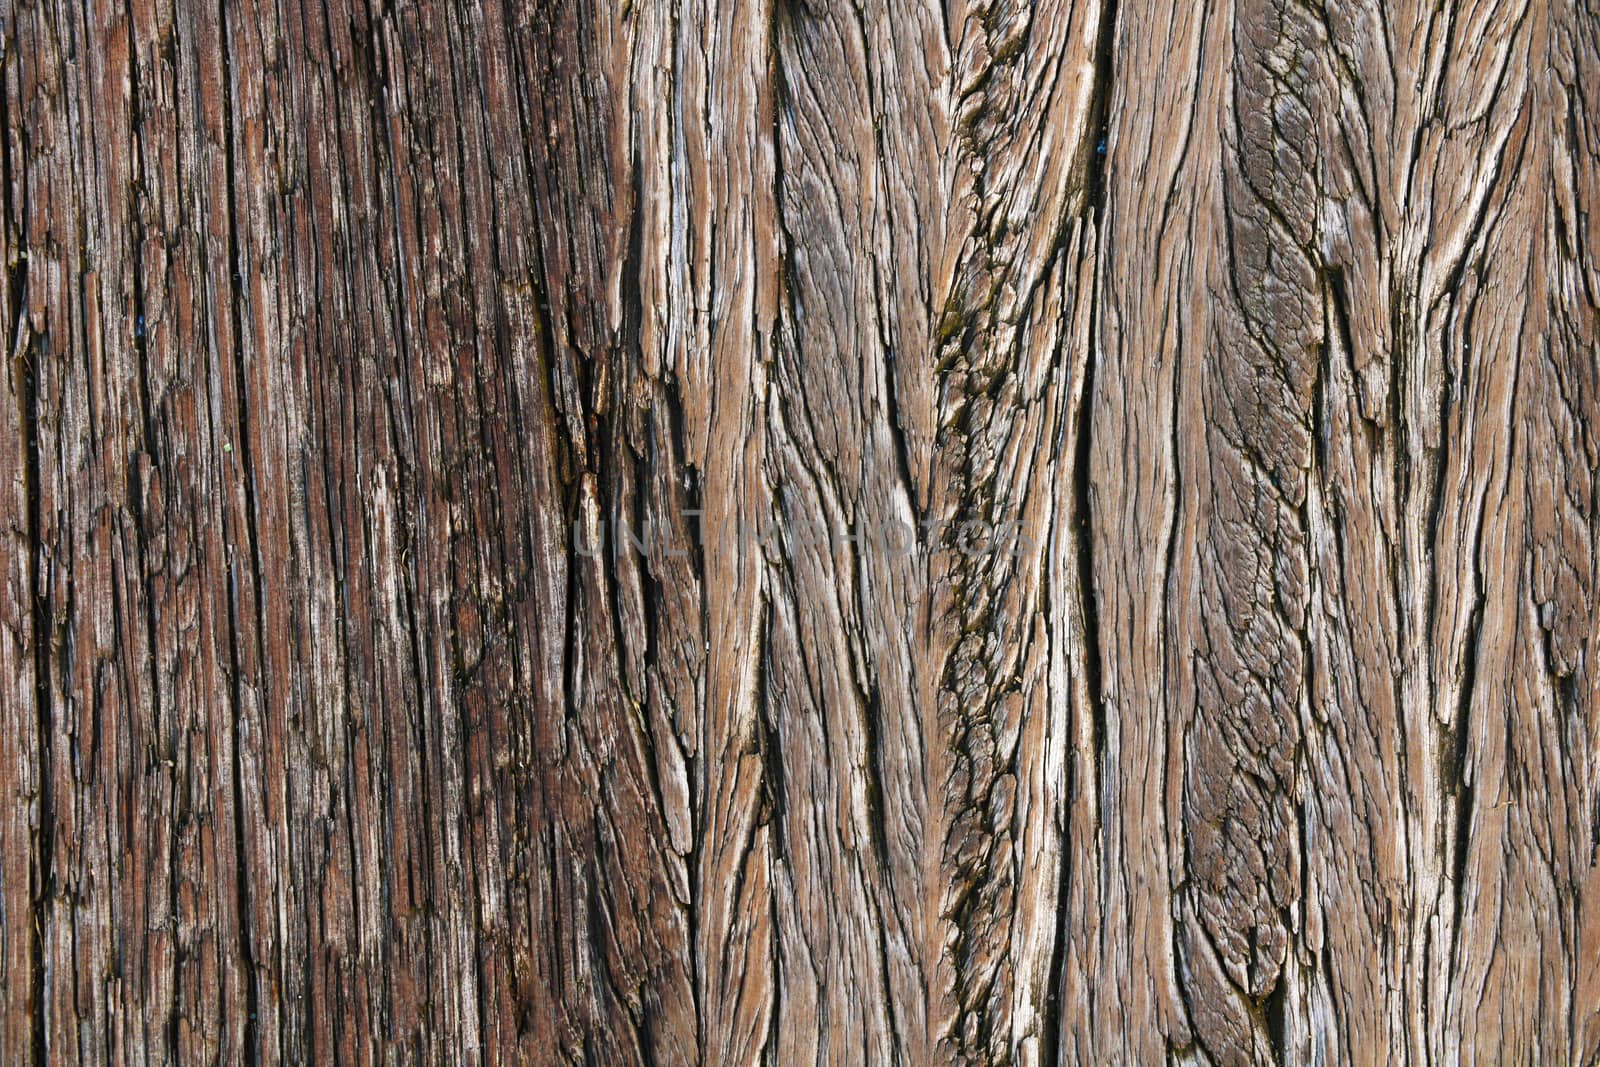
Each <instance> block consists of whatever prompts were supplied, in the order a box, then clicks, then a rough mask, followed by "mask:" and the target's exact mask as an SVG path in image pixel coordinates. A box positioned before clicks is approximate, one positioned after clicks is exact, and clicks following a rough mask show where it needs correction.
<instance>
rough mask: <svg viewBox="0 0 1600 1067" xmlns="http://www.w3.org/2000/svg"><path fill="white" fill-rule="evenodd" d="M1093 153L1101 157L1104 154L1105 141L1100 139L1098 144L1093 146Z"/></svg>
mask: <svg viewBox="0 0 1600 1067" xmlns="http://www.w3.org/2000/svg"><path fill="white" fill-rule="evenodd" d="M1094 151H1095V154H1096V155H1100V156H1103V155H1105V154H1106V139H1105V138H1104V137H1102V138H1100V143H1099V144H1098V145H1096V146H1095V149H1094Z"/></svg>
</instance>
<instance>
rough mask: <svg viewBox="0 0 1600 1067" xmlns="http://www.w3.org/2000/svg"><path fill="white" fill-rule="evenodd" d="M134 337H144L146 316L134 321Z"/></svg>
mask: <svg viewBox="0 0 1600 1067" xmlns="http://www.w3.org/2000/svg"><path fill="white" fill-rule="evenodd" d="M133 335H134V336H135V337H143V336H144V316H143V315H140V316H139V317H138V319H136V320H135V321H134V324H133Z"/></svg>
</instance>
